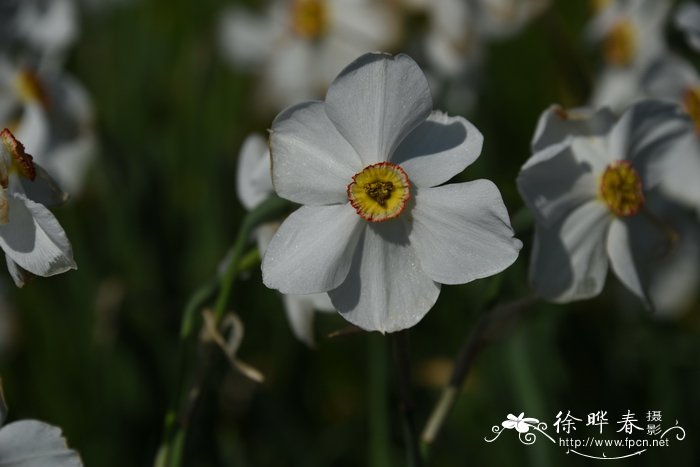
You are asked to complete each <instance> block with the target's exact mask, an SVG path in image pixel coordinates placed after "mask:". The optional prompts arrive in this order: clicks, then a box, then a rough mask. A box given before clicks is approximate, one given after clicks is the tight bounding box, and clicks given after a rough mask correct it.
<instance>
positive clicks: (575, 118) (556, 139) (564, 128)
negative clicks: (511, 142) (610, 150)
mask: <svg viewBox="0 0 700 467" xmlns="http://www.w3.org/2000/svg"><path fill="white" fill-rule="evenodd" d="M614 123H615V115H614V114H613V113H612V112H611V111H610V110H609V109H607V108H603V109H599V110H596V111H593V110H592V109H586V108H581V109H571V110H565V109H563V108H561V107H560V106H558V105H552V106H550V107H549V108H548V109H547V110H545V111H544V112H543V113H542V115H541V116H540V118H539V120H538V121H537V128H536V129H535V136H533V138H532V152H538V151H542V150H543V149H546V148H548V147H550V146H552V145H554V144H557V143H561V142H563V141H565V140H566V139H568V138H569V137H572V136H573V137H576V136H601V135H604V134H605V133H607V132H608V131H609V130H610V128H612V126H613V124H614Z"/></svg>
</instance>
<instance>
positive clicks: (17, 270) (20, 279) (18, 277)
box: [0, 255, 34, 426]
mask: <svg viewBox="0 0 700 467" xmlns="http://www.w3.org/2000/svg"><path fill="white" fill-rule="evenodd" d="M5 263H7V271H8V272H9V273H10V277H12V280H13V281H14V283H15V285H16V286H17V287H19V288H20V289H21V288H22V287H24V285H25V284H26V283H27V282H29V281H30V280H31V278H32V277H34V276H33V275H32V273H30V272H29V271H27V270H26V269H24V268H22V267H20V266H19V265H18V264H17V263H15V262H14V261H12V259H11V258H10V257H9V256H7V255H5ZM0 426H2V424H0Z"/></svg>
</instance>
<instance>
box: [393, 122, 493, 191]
mask: <svg viewBox="0 0 700 467" xmlns="http://www.w3.org/2000/svg"><path fill="white" fill-rule="evenodd" d="M483 143H484V137H483V135H482V134H481V132H479V130H477V129H476V127H475V126H474V125H472V124H471V123H469V122H468V121H467V120H466V119H464V118H462V117H450V116H448V115H446V114H444V113H442V112H439V111H436V112H433V113H431V114H430V116H429V117H428V119H427V120H426V121H424V122H423V123H421V124H420V125H419V126H418V127H417V128H416V129H415V130H413V131H412V132H411V133H410V134H409V135H408V136H406V138H405V139H404V140H403V141H402V142H401V144H400V145H399V147H398V148H396V151H395V152H394V154H393V156H391V160H390V162H392V163H394V164H398V165H400V166H401V167H402V168H403V169H404V170H405V171H406V173H407V174H408V177H409V178H410V179H411V182H412V183H414V184H416V185H417V186H420V187H430V186H436V185H440V184H441V183H445V182H446V181H448V180H449V179H450V178H452V177H454V176H455V175H457V174H459V173H460V172H462V171H463V170H464V169H465V168H466V167H467V166H469V165H470V164H471V163H472V162H474V161H475V160H476V159H477V157H479V154H480V153H481V146H482V145H483Z"/></svg>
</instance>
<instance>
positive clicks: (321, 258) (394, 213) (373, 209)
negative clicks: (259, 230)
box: [262, 54, 521, 332]
mask: <svg viewBox="0 0 700 467" xmlns="http://www.w3.org/2000/svg"><path fill="white" fill-rule="evenodd" d="M431 110H432V98H431V95H430V89H429V88H428V83H427V82H426V79H425V76H424V75H423V73H422V72H421V70H420V68H419V67H418V65H416V63H415V62H414V61H413V60H412V59H411V58H410V57H408V56H406V55H398V56H396V57H392V56H390V55H386V54H366V55H363V56H362V57H360V58H358V59H357V60H355V61H354V62H353V63H351V64H350V65H348V66H347V67H346V68H345V69H344V70H343V71H342V72H341V73H340V75H339V76H338V77H337V78H336V79H335V81H333V83H332V84H331V86H330V87H329V89H328V94H327V95H326V100H325V102H319V101H312V102H304V103H301V104H297V105H295V106H292V107H290V108H288V109H287V110H285V111H283V112H282V113H280V114H279V115H278V116H277V118H276V119H275V120H274V122H273V124H272V131H271V140H270V144H271V154H272V179H273V184H274V186H275V190H276V191H277V194H278V195H280V196H282V197H283V198H286V199H289V200H291V201H293V202H296V203H300V204H302V205H303V206H302V207H301V208H299V209H298V210H297V211H295V212H294V213H292V214H291V215H290V216H289V217H288V218H287V219H286V220H285V221H284V223H283V224H282V226H281V227H280V228H279V230H278V231H277V234H276V235H275V237H274V238H273V239H272V241H271V242H270V245H269V246H268V248H267V252H266V253H265V256H264V258H263V264H262V270H263V281H264V282H265V284H266V285H267V286H268V287H271V288H274V289H278V290H280V291H281V292H283V293H297V294H300V293H314V292H326V291H327V292H328V294H329V296H330V298H331V302H332V303H333V305H334V306H335V308H336V309H337V310H338V311H339V312H340V313H341V315H342V316H343V317H344V318H345V319H347V320H348V321H350V322H352V323H353V324H355V325H357V326H359V327H361V328H363V329H366V330H378V331H381V332H393V331H398V330H401V329H405V328H409V327H411V326H413V325H415V324H416V323H417V322H418V321H420V320H421V319H422V318H423V316H425V314H426V313H427V312H428V311H429V310H430V308H431V307H432V306H433V305H434V304H435V301H436V300H437V298H438V295H439V293H440V284H462V283H466V282H470V281H472V280H474V279H479V278H482V277H486V276H490V275H493V274H496V273H498V272H500V271H502V270H503V269H505V268H507V267H508V266H509V265H510V264H512V263H513V261H515V259H516V258H517V256H518V251H519V249H520V247H521V243H520V241H519V240H517V239H515V238H513V230H512V228H511V226H510V221H509V219H508V213H507V211H506V208H505V206H504V205H503V201H502V199H501V195H500V193H499V191H498V189H497V188H496V187H495V185H494V184H493V183H491V182H490V181H488V180H477V181H473V182H466V183H454V184H450V185H444V186H438V185H441V184H443V183H445V182H447V181H448V180H450V179H451V178H452V177H454V176H455V175H457V174H459V173H460V172H461V171H462V170H463V169H464V168H466V167H467V166H468V165H469V164H471V163H472V162H474V160H476V158H477V157H478V156H479V153H480V151H481V146H482V142H483V137H482V135H481V133H479V131H478V130H477V129H476V128H475V127H474V126H473V125H472V124H471V123H469V122H468V121H466V120H465V119H464V118H461V117H449V116H447V115H445V114H442V113H440V112H431Z"/></svg>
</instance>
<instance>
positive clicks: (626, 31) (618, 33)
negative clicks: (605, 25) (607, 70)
mask: <svg viewBox="0 0 700 467" xmlns="http://www.w3.org/2000/svg"><path fill="white" fill-rule="evenodd" d="M636 53H637V30H636V29H635V27H634V25H633V24H632V22H631V21H629V20H626V19H623V20H620V21H618V22H617V23H615V25H614V26H613V27H612V29H611V30H610V32H609V33H608V36H607V37H606V38H605V41H604V42H603V56H604V57H605V61H606V62H608V63H609V64H610V65H614V66H628V65H629V64H631V63H632V60H633V59H634V56H635V54H636Z"/></svg>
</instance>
